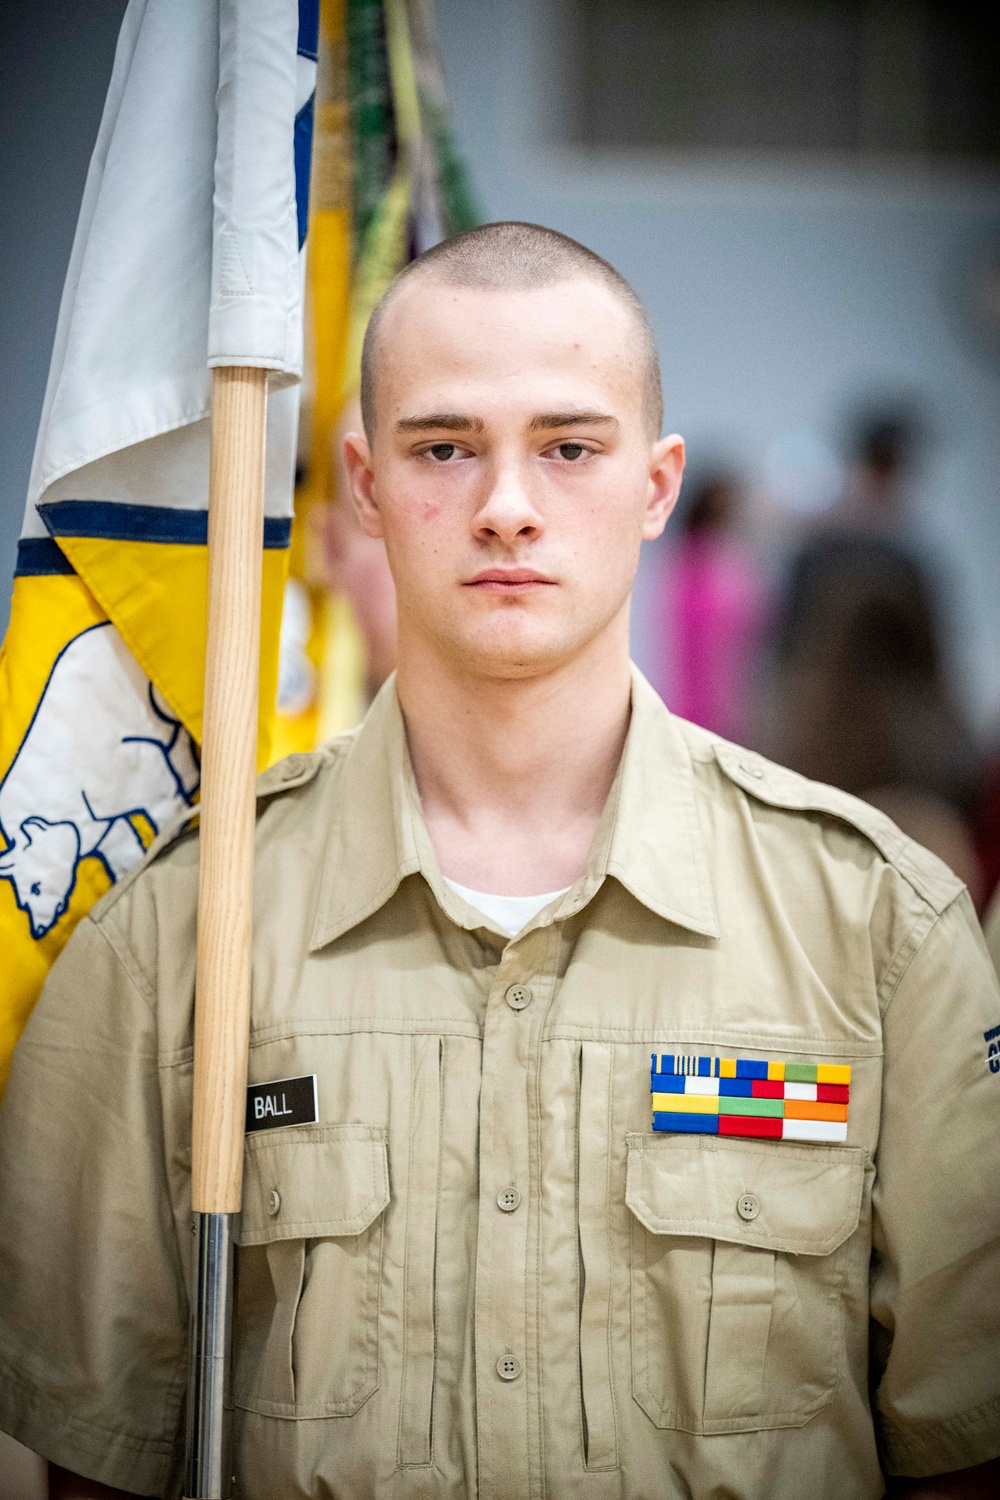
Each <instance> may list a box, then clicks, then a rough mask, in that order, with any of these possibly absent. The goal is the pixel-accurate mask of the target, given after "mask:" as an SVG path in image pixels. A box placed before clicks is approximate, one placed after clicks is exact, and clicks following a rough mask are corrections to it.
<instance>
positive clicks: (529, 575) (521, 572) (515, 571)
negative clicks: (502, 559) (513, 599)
mask: <svg viewBox="0 0 1000 1500" xmlns="http://www.w3.org/2000/svg"><path fill="white" fill-rule="evenodd" d="M554 583H555V579H554V578H547V577H546V575H545V574H544V573H537V572H536V571H535V569H534V568H484V569H483V571H482V572H481V573H477V574H476V576H475V577H474V578H470V579H469V580H468V582H467V584H466V588H476V589H483V590H485V591H486V592H488V593H505V594H513V593H518V592H522V591H524V590H527V589H531V588H538V587H539V586H541V587H545V586H550V587H551V586H552V585H553V584H554Z"/></svg>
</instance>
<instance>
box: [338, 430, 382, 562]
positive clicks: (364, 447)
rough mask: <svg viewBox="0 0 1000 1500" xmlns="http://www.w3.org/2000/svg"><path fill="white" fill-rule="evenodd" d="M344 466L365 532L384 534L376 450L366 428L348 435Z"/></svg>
mask: <svg viewBox="0 0 1000 1500" xmlns="http://www.w3.org/2000/svg"><path fill="white" fill-rule="evenodd" d="M343 452H344V468H345V469H346V471H347V482H348V484H349V486H350V490H351V499H352V501H353V502H354V509H355V512H356V513H357V517H358V522H359V523H360V526H361V529H362V531H363V532H364V533H365V536H373V537H380V536H382V517H381V516H380V515H379V510H378V505H377V503H376V500H375V469H374V466H373V464H372V451H371V447H370V446H369V443H368V439H367V438H366V437H365V435H364V433H363V432H348V433H347V434H346V435H345V437H344V449H343Z"/></svg>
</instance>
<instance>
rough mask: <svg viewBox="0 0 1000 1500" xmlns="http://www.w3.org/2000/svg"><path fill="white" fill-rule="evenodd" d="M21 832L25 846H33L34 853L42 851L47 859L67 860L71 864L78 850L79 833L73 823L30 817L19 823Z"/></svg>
mask: <svg viewBox="0 0 1000 1500" xmlns="http://www.w3.org/2000/svg"><path fill="white" fill-rule="evenodd" d="M21 832H22V833H23V834H24V839H25V846H26V847H27V848H31V847H34V848H35V852H36V853H43V852H44V856H45V857H46V858H48V859H51V860H69V862H70V864H73V863H74V862H75V861H76V857H77V855H78V854H79V852H80V835H79V833H78V832H77V829H76V824H75V823H69V822H62V823H50V822H49V821H48V819H47V818H39V817H30V818H25V820H24V822H23V823H22V824H21Z"/></svg>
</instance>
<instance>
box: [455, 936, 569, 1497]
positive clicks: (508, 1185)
mask: <svg viewBox="0 0 1000 1500" xmlns="http://www.w3.org/2000/svg"><path fill="white" fill-rule="evenodd" d="M559 941H560V939H559V928H558V925H557V924H553V923H547V924H546V925H544V926H543V927H540V928H536V929H534V930H532V931H529V932H527V933H526V934H525V935H524V936H523V937H520V938H519V939H517V940H516V941H512V942H510V943H508V945H507V947H506V948H505V949H504V952H503V955H502V957H501V960H500V964H499V966H498V968H497V972H496V977H495V979H494V982H493V985H492V987H491V990H490V995H489V1000H488V1002H487V1006H486V1018H485V1026H484V1033H483V1064H482V1087H481V1091H480V1103H479V1238H478V1249H477V1254H476V1412H477V1429H478V1434H477V1435H478V1449H479V1494H480V1500H508V1497H509V1496H511V1495H519V1496H521V1495H523V1496H529V1495H537V1494H540V1493H541V1474H540V1446H541V1443H540V1422H541V1403H540V1392H539V1383H538V1380H539V1371H538V1339H537V1327H536V1322H537V1311H536V1305H535V1304H536V1295H537V1288H536V1285H535V1281H536V1278H535V1275H534V1265H535V1259H536V1256H535V1252H534V1248H533V1247H535V1246H536V1245H537V1236H538V1208H539V1201H538V1200H539V1167H538V1160H537V1144H536V1138H537V1132H538V1129H539V1120H538V1106H537V1086H538V1068H539V1063H540V1057H541V1041H542V1032H543V1028H544V1024H545V1017H546V1013H547V1011H548V1009H549V1005H550V1003H551V1001H552V996H553V990H554V986H555V975H556V958H557V954H558V951H559ZM501 1200H502V1201H501ZM515 1200H516V1201H515ZM512 1202H514V1207H513V1208H511V1207H510V1205H511V1203H512Z"/></svg>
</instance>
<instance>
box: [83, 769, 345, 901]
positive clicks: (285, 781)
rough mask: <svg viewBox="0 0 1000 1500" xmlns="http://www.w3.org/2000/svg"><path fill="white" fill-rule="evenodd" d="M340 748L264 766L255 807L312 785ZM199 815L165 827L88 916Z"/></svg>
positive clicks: (184, 815) (182, 815)
mask: <svg viewBox="0 0 1000 1500" xmlns="http://www.w3.org/2000/svg"><path fill="white" fill-rule="evenodd" d="M343 748H344V746H343V744H342V740H341V739H337V740H332V741H331V742H330V743H329V744H328V745H323V746H321V747H320V749H319V750H312V751H309V752H303V753H297V754H295V755H288V756H286V757H285V759H284V760H279V761H276V762H275V764H274V765H273V766H268V768H267V770H266V771H262V772H261V774H260V775H259V776H258V777H257V788H256V795H257V801H258V803H260V801H261V799H262V798H264V797H273V796H275V795H276V794H278V793H281V792H290V791H292V790H294V788H295V787H297V786H304V785H305V784H306V782H308V781H312V780H313V778H314V777H315V776H317V775H318V773H319V771H320V769H321V767H322V766H323V765H324V764H325V763H326V762H328V761H330V760H331V759H334V760H335V759H336V758H337V757H338V755H339V754H340V753H342V749H343ZM199 812H200V809H199V807H198V804H197V803H195V805H194V806H193V807H185V808H183V809H182V810H181V811H180V812H179V813H177V814H176V815H175V816H174V817H173V818H171V819H170V821H169V822H168V823H166V824H165V826H164V827H163V828H162V829H161V830H160V832H159V833H158V834H157V836H156V838H155V839H154V840H153V842H152V843H151V844H150V846H149V848H148V849H147V850H146V852H145V854H144V855H143V857H142V859H141V860H140V861H139V863H138V864H137V865H134V866H133V868H132V869H131V870H129V871H128V872H127V873H126V874H125V875H122V876H121V877H120V878H119V879H118V880H116V881H115V883H114V885H113V886H112V887H111V889H110V890H109V891H107V892H105V894H104V895H103V896H102V897H101V898H100V900H99V901H96V902H95V903H94V905H93V906H92V907H91V909H90V915H91V917H93V918H94V920H95V921H99V920H100V918H101V917H102V916H103V914H104V913H105V912H106V911H108V910H109V909H110V908H111V907H112V906H114V904H115V902H116V901H118V900H119V899H120V897H121V896H123V895H124V894H125V892H126V891H127V890H128V888H129V886H131V885H132V884H134V882H135V881H136V880H137V879H138V878H139V876H140V875H141V874H142V872H143V871H144V870H147V869H148V868H149V866H150V865H151V864H152V863H153V861H154V860H155V859H158V858H159V856H160V855H161V854H163V853H164V851H165V850H167V849H170V848H172V847H173V846H174V845H175V844H178V843H179V842H180V840H181V839H182V838H183V837H184V836H185V834H192V833H195V832H196V831H197V828H198V818H199Z"/></svg>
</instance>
